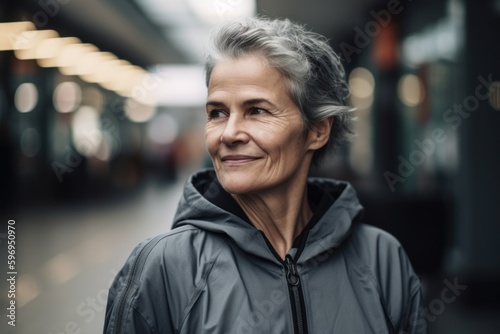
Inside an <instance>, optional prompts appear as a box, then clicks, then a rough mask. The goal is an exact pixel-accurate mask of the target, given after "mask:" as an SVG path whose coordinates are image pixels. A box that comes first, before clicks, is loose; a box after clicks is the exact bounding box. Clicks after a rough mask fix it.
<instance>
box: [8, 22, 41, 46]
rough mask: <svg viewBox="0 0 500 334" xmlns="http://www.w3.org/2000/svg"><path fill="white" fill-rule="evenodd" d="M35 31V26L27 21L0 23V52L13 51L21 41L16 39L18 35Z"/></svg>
mask: <svg viewBox="0 0 500 334" xmlns="http://www.w3.org/2000/svg"><path fill="white" fill-rule="evenodd" d="M35 29H36V27H35V25H34V24H33V23H32V22H29V21H22V22H8V23H0V51H6V50H14V48H15V46H16V44H17V43H18V42H20V41H21V40H19V39H18V37H19V35H20V34H21V33H22V32H25V31H29V30H35Z"/></svg>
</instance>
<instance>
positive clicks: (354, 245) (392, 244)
mask: <svg viewBox="0 0 500 334" xmlns="http://www.w3.org/2000/svg"><path fill="white" fill-rule="evenodd" d="M346 254H347V255H348V256H349V258H348V260H349V262H350V264H351V265H352V266H356V271H357V272H359V273H360V274H362V273H364V276H369V277H370V278H371V280H372V281H373V283H374V284H375V285H376V287H377V289H378V291H379V294H380V295H381V299H382V301H383V302H384V304H385V308H386V311H387V312H388V314H389V317H390V318H391V320H393V322H394V323H397V320H396V319H399V318H400V317H401V315H402V312H404V310H405V309H406V308H407V307H408V305H409V304H410V303H411V302H412V299H413V298H414V297H415V296H416V295H417V294H418V293H419V292H420V288H421V286H420V278H419V277H418V276H417V275H416V273H415V272H414V270H413V268H412V265H411V263H410V260H409V258H408V256H407V255H406V252H405V251H404V249H403V246H402V245H401V243H400V242H399V241H398V240H397V239H396V238H395V237H394V236H393V235H391V234H390V233H388V232H386V231H384V230H382V229H380V228H377V227H374V226H370V225H365V224H357V225H356V226H354V228H353V231H352V235H351V238H350V240H349V242H348V244H347V245H346ZM365 278H366V277H365Z"/></svg>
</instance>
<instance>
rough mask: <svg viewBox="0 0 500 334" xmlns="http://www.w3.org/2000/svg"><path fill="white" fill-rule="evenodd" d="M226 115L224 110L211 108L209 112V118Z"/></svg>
mask: <svg viewBox="0 0 500 334" xmlns="http://www.w3.org/2000/svg"><path fill="white" fill-rule="evenodd" d="M224 115H225V114H224V112H223V111H222V110H210V111H209V112H208V118H209V119H212V118H219V117H223V116H224Z"/></svg>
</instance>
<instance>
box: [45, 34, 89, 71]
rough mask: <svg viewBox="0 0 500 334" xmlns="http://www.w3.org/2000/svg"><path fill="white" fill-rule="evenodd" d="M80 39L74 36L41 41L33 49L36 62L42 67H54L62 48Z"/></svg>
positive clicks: (76, 42)
mask: <svg viewBox="0 0 500 334" xmlns="http://www.w3.org/2000/svg"><path fill="white" fill-rule="evenodd" d="M78 43H81V41H80V40H79V39H78V38H76V37H64V38H49V39H46V40H44V41H41V42H40V43H39V44H38V46H37V47H36V50H35V57H36V59H37V62H38V64H39V65H40V66H42V67H56V66H57V58H58V57H59V54H60V53H61V50H62V48H63V47H64V46H65V45H68V44H78Z"/></svg>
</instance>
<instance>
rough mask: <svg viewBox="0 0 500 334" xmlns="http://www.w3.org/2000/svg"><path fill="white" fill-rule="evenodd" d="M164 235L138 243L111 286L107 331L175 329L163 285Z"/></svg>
mask: <svg viewBox="0 0 500 334" xmlns="http://www.w3.org/2000/svg"><path fill="white" fill-rule="evenodd" d="M161 239H162V237H161V236H159V237H156V238H153V239H149V240H147V241H145V242H143V243H141V244H139V245H138V246H137V247H136V248H135V249H134V250H133V251H132V253H131V255H130V256H129V258H128V259H127V261H126V262H125V265H124V266H123V268H122V269H121V270H120V272H119V273H118V274H117V276H116V278H115V280H114V282H113V284H112V285H111V287H110V289H109V295H108V303H107V306H106V315H105V320H104V329H103V333H104V334H136V333H137V334H150V333H151V334H152V333H167V334H168V333H174V330H173V325H172V321H171V317H170V314H169V311H168V308H167V306H166V305H167V297H166V294H165V293H164V292H165V289H163V288H162V286H163V281H164V280H163V276H164V275H162V272H161V265H159V264H158V263H160V262H161V260H160V259H159V257H160V256H161V251H158V248H160V247H156V248H157V249H155V246H156V245H157V244H158V243H159V241H160V240H161Z"/></svg>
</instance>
